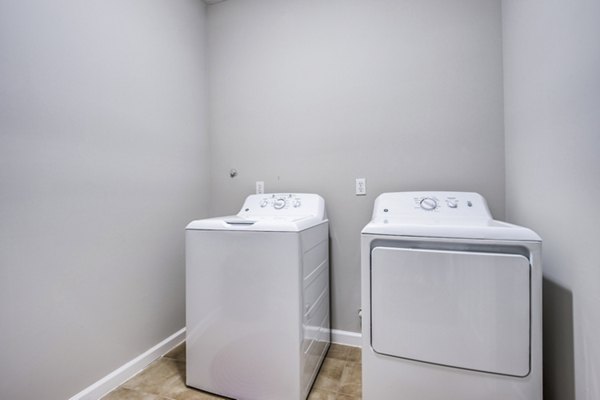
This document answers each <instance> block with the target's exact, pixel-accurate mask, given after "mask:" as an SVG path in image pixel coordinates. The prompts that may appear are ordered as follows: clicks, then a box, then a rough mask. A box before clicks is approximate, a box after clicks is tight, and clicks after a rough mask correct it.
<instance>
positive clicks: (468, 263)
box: [361, 192, 542, 400]
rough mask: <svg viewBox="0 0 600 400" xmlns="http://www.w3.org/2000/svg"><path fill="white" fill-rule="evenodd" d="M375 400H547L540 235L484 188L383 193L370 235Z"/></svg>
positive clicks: (365, 234) (366, 255) (365, 245)
mask: <svg viewBox="0 0 600 400" xmlns="http://www.w3.org/2000/svg"><path fill="white" fill-rule="evenodd" d="M361 257H362V259H361V279H362V313H363V314H362V315H363V325H362V360H363V369H362V371H363V399H364V400H398V399H407V400H541V399H542V308H541V305H542V297H541V294H542V265H541V239H540V237H539V236H538V235H537V234H536V233H535V232H533V231H532V230H530V229H527V228H524V227H520V226H515V225H512V224H508V223H505V222H500V221H496V220H494V219H493V218H492V216H491V214H490V211H489V209H488V207H487V205H486V202H485V200H484V198H483V197H482V196H480V195H479V194H477V193H466V192H402V193H384V194H382V195H380V196H379V197H378V198H377V199H376V200H375V204H374V210H373V217H372V220H371V222H370V223H369V224H368V225H367V226H365V228H364V229H363V231H362V235H361Z"/></svg>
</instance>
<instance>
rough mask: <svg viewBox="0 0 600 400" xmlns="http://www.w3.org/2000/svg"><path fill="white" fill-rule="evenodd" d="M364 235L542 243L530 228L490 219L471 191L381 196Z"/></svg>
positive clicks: (475, 194)
mask: <svg viewBox="0 0 600 400" xmlns="http://www.w3.org/2000/svg"><path fill="white" fill-rule="evenodd" d="M362 233H363V234H373V235H393V236H411V237H439V238H462V239H483V240H486V239H487V240H511V241H541V238H540V237H539V236H538V235H537V234H536V233H535V232H534V231H532V230H531V229H528V228H524V227H522V226H517V225H513V224H509V223H507V222H502V221H497V220H494V219H493V218H492V215H491V213H490V211H489V208H488V206H487V204H486V201H485V199H484V198H483V197H482V196H481V195H479V194H478V193H472V192H396V193H383V194H381V195H380V196H379V197H377V199H376V200H375V205H374V208H373V218H372V220H371V222H369V223H368V224H367V226H365V228H364V229H363V230H362Z"/></svg>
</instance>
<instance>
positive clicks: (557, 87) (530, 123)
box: [503, 0, 600, 400]
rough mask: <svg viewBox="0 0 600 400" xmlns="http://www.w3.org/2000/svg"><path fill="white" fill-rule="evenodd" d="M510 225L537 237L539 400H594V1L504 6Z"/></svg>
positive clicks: (598, 159) (597, 110) (598, 132)
mask: <svg viewBox="0 0 600 400" xmlns="http://www.w3.org/2000/svg"><path fill="white" fill-rule="evenodd" d="M503 21H504V23H503V28H504V74H505V113H506V120H505V121H506V167H507V168H506V192H507V197H506V198H507V215H508V219H509V220H511V221H513V222H516V223H520V224H524V225H527V226H529V227H531V228H533V229H535V230H536V231H537V232H538V233H539V234H540V235H541V236H542V238H543V239H544V250H543V252H544V276H545V279H546V280H545V284H544V305H545V306H544V307H545V310H544V360H545V362H544V380H545V396H544V398H545V399H547V400H548V399H549V400H554V399H555V400H569V399H574V398H577V399H579V400H584V399H585V400H597V399H599V398H600V341H599V340H598V335H599V332H600V295H599V293H600V291H599V289H598V284H599V283H600V246H599V244H598V239H600V223H599V222H600V207H598V205H597V203H598V199H600V40H599V38H600V2H598V1H596V0H573V1H566V0H563V1H545V0H530V1H522V0H505V1H504V2H503Z"/></svg>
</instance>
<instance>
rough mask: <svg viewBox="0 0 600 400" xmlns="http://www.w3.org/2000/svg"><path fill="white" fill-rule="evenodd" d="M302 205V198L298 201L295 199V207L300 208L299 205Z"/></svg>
mask: <svg viewBox="0 0 600 400" xmlns="http://www.w3.org/2000/svg"><path fill="white" fill-rule="evenodd" d="M301 205H302V203H300V200H296V201H294V207H295V208H298V207H300V206H301Z"/></svg>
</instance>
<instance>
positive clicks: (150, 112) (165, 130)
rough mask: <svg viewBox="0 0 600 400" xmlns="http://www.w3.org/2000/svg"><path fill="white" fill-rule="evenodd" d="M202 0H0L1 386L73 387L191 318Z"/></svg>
mask: <svg viewBox="0 0 600 400" xmlns="http://www.w3.org/2000/svg"><path fill="white" fill-rule="evenodd" d="M203 12H204V4H203V3H202V2H200V1H196V0H93V1H84V2H81V1H75V0H54V1H41V0H33V1H28V0H25V1H9V0H0V321H1V326H2V328H1V329H2V332H1V334H0V354H1V357H2V361H1V362H0V398H2V399H11V400H17V399H65V398H68V397H70V396H71V395H73V394H75V393H77V392H79V391H80V390H82V389H83V388H85V387H86V386H88V385H90V384H91V383H93V382H95V381H97V380H98V379H100V378H101V377H103V376H104V375H105V374H107V373H109V372H111V371H113V370H114V369H115V368H117V367H119V366H121V365H123V364H124V363H125V362H127V361H129V360H131V359H132V358H134V357H136V356H138V355H139V354H141V353H142V352H144V351H146V350H148V349H149V348H150V347H152V346H154V345H155V344H157V343H158V342H160V341H161V340H163V339H165V338H166V337H168V336H169V335H171V334H173V333H174V332H176V331H177V330H179V329H181V328H182V327H183V326H184V325H185V318H184V313H185V308H184V288H185V286H184V248H183V246H184V244H183V243H184V241H183V232H184V231H183V228H184V227H185V225H186V223H187V222H188V221H189V220H191V219H193V218H197V217H203V216H205V215H206V210H207V201H208V199H207V196H206V187H207V185H208V161H207V134H206V129H205V118H204V114H203V107H204V103H205V99H204V93H205V91H204V89H203V85H204V82H203V76H204V55H203V43H204V39H203V18H204V15H203Z"/></svg>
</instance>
